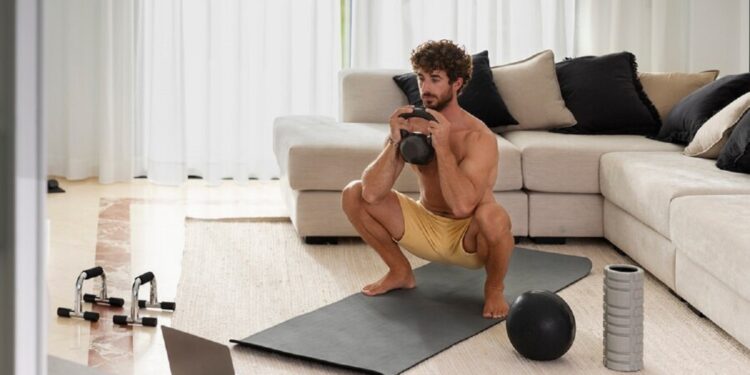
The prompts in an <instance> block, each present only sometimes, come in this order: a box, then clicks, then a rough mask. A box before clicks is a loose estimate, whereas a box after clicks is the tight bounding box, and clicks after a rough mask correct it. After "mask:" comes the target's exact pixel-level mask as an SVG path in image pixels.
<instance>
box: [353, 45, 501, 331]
mask: <svg viewBox="0 0 750 375" xmlns="http://www.w3.org/2000/svg"><path fill="white" fill-rule="evenodd" d="M411 64H412V67H413V69H414V72H415V73H416V74H417V76H418V79H419V91H420V95H421V97H422V101H423V103H424V106H425V107H426V108H427V111H428V112H429V113H430V114H432V115H433V116H434V117H435V119H436V120H437V121H436V122H435V121H429V122H428V121H427V120H424V119H421V118H417V117H412V118H410V119H409V120H405V119H403V118H401V117H399V115H400V114H402V113H406V112H411V111H412V108H413V107H412V106H405V107H401V108H398V109H397V110H396V111H395V112H393V114H392V115H391V117H390V137H389V138H388V139H387V141H386V144H385V146H384V149H383V151H382V152H381V153H380V155H379V156H378V157H377V159H375V161H373V162H372V163H371V164H370V165H369V166H368V167H367V168H366V169H365V171H364V173H363V174H362V179H361V180H357V181H352V182H351V183H349V184H348V185H347V186H346V188H345V189H344V191H343V195H342V206H343V209H344V212H345V213H346V215H347V217H348V218H349V221H351V223H352V224H353V226H354V228H356V230H357V231H358V232H359V234H360V236H362V238H363V239H364V241H365V242H366V243H367V244H369V245H370V246H372V247H373V248H374V249H375V251H377V253H378V254H379V255H380V257H381V258H382V259H383V261H384V262H385V263H386V265H387V266H388V268H389V271H388V273H387V274H386V275H385V276H384V277H383V278H381V279H380V280H378V281H376V282H374V283H372V284H369V285H367V286H365V287H364V288H363V289H362V292H363V293H364V294H366V295H368V296H375V295H378V294H383V293H386V292H388V291H390V290H393V289H399V288H414V287H415V286H416V282H415V279H414V273H413V272H412V268H411V264H410V263H409V261H408V260H407V258H406V257H405V256H404V254H403V253H402V252H401V249H400V247H403V248H404V249H406V250H407V251H409V252H411V253H413V254H414V255H416V256H418V257H420V258H424V259H427V260H431V261H437V262H443V263H449V264H455V265H459V266H463V267H467V268H481V267H484V268H485V270H486V272H487V279H486V282H485V285H484V297H485V301H484V309H483V310H484V311H483V312H482V315H483V316H484V317H485V318H504V317H505V316H506V315H507V313H508V304H507V302H506V301H505V298H504V296H503V290H504V284H503V280H504V278H505V274H506V272H507V270H508V262H509V261H510V256H511V252H512V250H513V247H514V241H513V235H512V234H511V223H510V218H509V216H508V214H507V213H506V212H505V209H503V207H501V206H500V205H499V204H498V203H497V202H496V201H495V198H494V196H493V194H492V188H493V186H494V184H495V179H496V177H497V166H498V150H497V140H496V138H495V135H494V134H493V133H492V132H491V131H490V130H489V129H487V127H486V126H485V125H484V123H483V122H482V121H481V120H479V119H477V118H476V117H474V116H472V115H471V114H470V113H468V112H466V111H464V110H463V109H462V108H461V107H460V106H459V105H458V101H457V96H458V93H459V92H461V89H462V88H463V87H464V86H465V84H466V83H467V82H468V80H469V78H470V77H471V56H469V55H467V54H466V52H465V51H464V50H463V48H461V47H458V46H457V45H455V44H453V42H451V41H447V40H441V41H429V42H426V43H423V44H422V45H420V46H418V47H417V48H416V49H415V50H413V51H412V55H411ZM400 129H406V130H409V131H411V132H413V131H421V132H423V133H430V134H432V145H433V147H434V148H435V158H434V159H433V160H432V161H431V162H430V163H429V164H427V165H411V168H412V169H413V170H414V172H416V174H417V176H418V177H419V186H420V199H419V201H414V200H413V199H411V198H409V197H407V196H406V195H403V194H401V193H399V192H398V191H395V190H393V184H394V183H395V182H396V179H397V178H398V176H399V175H400V174H401V171H402V170H403V168H404V164H405V162H404V160H403V158H402V157H401V156H400V155H399V151H398V144H399V141H400V140H401V134H400V133H401V132H400Z"/></svg>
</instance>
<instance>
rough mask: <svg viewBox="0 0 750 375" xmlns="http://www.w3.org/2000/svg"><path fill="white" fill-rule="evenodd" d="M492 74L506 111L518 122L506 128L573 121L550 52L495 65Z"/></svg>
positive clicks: (566, 124) (538, 127)
mask: <svg viewBox="0 0 750 375" xmlns="http://www.w3.org/2000/svg"><path fill="white" fill-rule="evenodd" d="M492 76H493V80H494V81H495V86H497V89H498V91H500V96H501V97H502V98H503V102H505V105H506V106H507V107H508V111H509V112H510V114H511V115H513V118H515V119H516V121H518V125H511V126H507V127H505V130H542V129H554V128H566V127H569V126H573V125H575V124H576V119H575V117H574V116H573V113H571V112H570V110H569V109H568V108H567V107H566V106H565V101H564V100H563V97H562V93H561V92H560V84H559V83H558V82H557V72H556V71H555V55H554V53H552V51H550V50H546V51H542V52H540V53H537V54H536V55H533V56H531V57H529V58H527V59H525V60H521V61H517V62H514V63H510V64H507V65H500V66H495V67H493V68H492Z"/></svg>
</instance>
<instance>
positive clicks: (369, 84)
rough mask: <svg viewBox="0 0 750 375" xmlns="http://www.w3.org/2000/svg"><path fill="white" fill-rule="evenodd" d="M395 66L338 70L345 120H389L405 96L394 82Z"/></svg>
mask: <svg viewBox="0 0 750 375" xmlns="http://www.w3.org/2000/svg"><path fill="white" fill-rule="evenodd" d="M405 72H406V70H403V69H401V70H396V69H379V70H378V69H345V70H342V71H340V72H339V94H340V95H341V99H340V101H339V102H340V106H339V108H340V111H341V112H340V114H339V119H340V120H341V121H344V122H377V123H380V122H388V118H390V117H391V114H392V113H393V111H395V110H396V108H398V107H401V106H404V105H407V104H409V103H407V101H406V96H404V94H403V93H402V92H401V90H399V88H398V86H396V84H394V83H393V78H392V77H393V76H394V75H397V74H402V73H405Z"/></svg>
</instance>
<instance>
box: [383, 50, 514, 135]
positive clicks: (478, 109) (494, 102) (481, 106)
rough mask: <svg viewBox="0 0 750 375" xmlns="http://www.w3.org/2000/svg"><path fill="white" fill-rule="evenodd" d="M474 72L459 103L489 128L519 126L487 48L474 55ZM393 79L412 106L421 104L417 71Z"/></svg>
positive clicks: (459, 97)
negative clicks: (497, 81) (494, 76)
mask: <svg viewBox="0 0 750 375" xmlns="http://www.w3.org/2000/svg"><path fill="white" fill-rule="evenodd" d="M471 61H472V72H471V79H470V80H469V84H468V85H467V86H466V87H464V88H463V90H461V93H460V94H459V95H458V104H459V105H460V106H461V108H463V109H465V110H466V111H467V112H469V113H471V114H472V115H474V116H476V117H477V118H478V119H480V120H482V121H483V122H484V124H485V125H487V126H488V127H496V126H502V125H516V124H518V121H516V119H514V118H513V116H511V114H510V112H508V107H506V106H505V102H503V98H502V97H501V96H500V92H498V91H497V87H496V86H495V81H494V80H493V79H492V70H491V69H490V58H489V56H488V53H487V51H483V52H480V53H477V54H476V55H472V56H471ZM393 81H394V82H396V85H398V87H399V88H400V89H401V91H403V92H404V94H405V95H406V99H407V100H408V101H409V104H411V105H419V106H421V105H422V98H421V97H420V96H419V82H418V81H417V75H416V74H414V73H405V74H401V75H397V76H395V77H393Z"/></svg>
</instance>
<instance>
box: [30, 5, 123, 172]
mask: <svg viewBox="0 0 750 375" xmlns="http://www.w3.org/2000/svg"><path fill="white" fill-rule="evenodd" d="M135 15H136V13H135V6H134V4H133V3H132V2H129V1H117V0H98V1H92V0H66V1H53V0H49V1H45V2H43V14H42V25H43V26H42V29H43V34H42V35H43V39H42V48H43V53H42V56H43V60H42V95H43V96H42V121H43V122H44V124H45V126H46V129H47V139H48V171H49V173H50V174H51V175H58V176H65V177H67V178H69V179H83V178H88V177H92V176H99V179H100V181H101V182H104V183H109V182H115V181H123V180H129V179H130V178H131V177H132V176H133V168H132V158H133V137H132V135H133V129H134V128H133V124H134V123H135V119H136V115H135V111H134V105H135V101H134V99H135V97H136V93H135V89H136V86H137V84H136V82H135V76H134V68H135V53H134V46H135Z"/></svg>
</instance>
